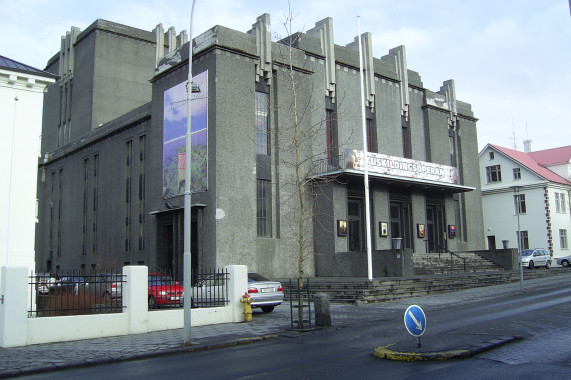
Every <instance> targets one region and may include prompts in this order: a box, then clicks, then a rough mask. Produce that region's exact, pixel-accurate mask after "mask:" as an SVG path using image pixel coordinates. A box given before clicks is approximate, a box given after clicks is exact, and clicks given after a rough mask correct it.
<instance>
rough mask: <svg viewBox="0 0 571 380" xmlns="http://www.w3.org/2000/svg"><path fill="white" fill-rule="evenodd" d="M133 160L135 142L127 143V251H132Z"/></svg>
mask: <svg viewBox="0 0 571 380" xmlns="http://www.w3.org/2000/svg"><path fill="white" fill-rule="evenodd" d="M132 160H133V142H132V141H131V140H129V141H127V142H125V203H124V206H123V210H124V212H123V215H124V217H125V251H127V252H128V251H130V250H131V233H130V230H131V228H130V227H131V187H132V180H131V178H132Z"/></svg>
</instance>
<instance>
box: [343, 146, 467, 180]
mask: <svg viewBox="0 0 571 380" xmlns="http://www.w3.org/2000/svg"><path fill="white" fill-rule="evenodd" d="M363 153H364V152H363V151H361V150H355V149H346V150H345V168H346V169H353V170H365V167H364V164H365V162H364V160H363V157H364V154H363ZM367 165H368V167H367V170H368V171H369V173H376V174H384V175H390V176H396V177H404V178H415V179H422V180H426V181H435V182H443V183H451V184H457V183H458V169H457V168H455V167H453V166H447V165H439V164H434V163H432V162H425V161H418V160H411V159H408V158H403V157H395V156H388V155H386V154H380V153H371V152H368V153H367Z"/></svg>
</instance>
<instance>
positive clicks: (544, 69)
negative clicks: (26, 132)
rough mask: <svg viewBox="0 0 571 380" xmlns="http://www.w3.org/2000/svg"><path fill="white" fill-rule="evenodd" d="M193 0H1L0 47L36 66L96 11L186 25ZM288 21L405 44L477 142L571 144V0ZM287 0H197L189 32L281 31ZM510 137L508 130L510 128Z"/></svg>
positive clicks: (311, 12) (393, 7)
mask: <svg viewBox="0 0 571 380" xmlns="http://www.w3.org/2000/svg"><path fill="white" fill-rule="evenodd" d="M190 6H191V1H190V0H187V1H179V0H169V1H164V0H161V1H159V0H138V1H131V0H120V1H117V0H113V1H109V0H98V1H91V0H83V1H77V0H59V1H55V0H19V1H14V0H0V9H1V10H2V11H1V12H0V36H2V38H1V39H0V55H3V56H6V57H8V58H11V59H14V60H17V61H20V62H22V63H25V64H28V65H31V66H33V67H36V68H39V69H43V68H45V65H46V63H47V61H48V59H50V58H51V57H52V56H53V55H54V54H55V53H57V52H58V51H59V47H60V37H61V36H62V35H65V33H66V32H67V31H69V30H70V29H71V27H72V26H77V27H79V28H80V29H82V30H83V29H85V28H86V27H87V26H89V25H90V24H91V23H93V21H95V20H96V19H98V18H102V19H106V20H109V21H114V22H118V23H122V24H126V25H129V26H133V27H137V28H141V29H145V30H149V31H150V30H152V29H154V27H155V26H156V25H157V24H159V23H162V24H163V26H164V28H165V30H166V29H168V28H169V27H171V26H174V27H175V28H176V30H177V33H179V32H180V31H182V30H183V29H186V30H188V26H189V19H190ZM291 7H292V10H293V11H294V13H295V14H297V18H296V19H295V20H294V23H295V25H294V29H295V30H298V31H306V30H307V29H311V28H313V27H314V26H315V23H316V22H317V21H320V20H322V19H324V18H325V17H332V18H333V23H334V38H335V43H336V44H338V45H346V44H348V43H350V42H352V41H353V40H354V38H355V36H357V34H358V26H357V16H360V18H361V31H362V32H370V33H371V34H372V38H373V53H374V56H375V57H381V56H383V55H385V54H387V53H388V50H389V49H391V48H393V47H396V46H399V45H405V46H406V52H407V61H408V68H409V69H411V70H414V71H417V72H418V73H420V75H421V78H422V81H423V83H424V87H426V88H428V89H429V90H431V91H438V90H439V89H440V86H441V85H442V82H444V81H445V80H448V79H454V80H455V83H456V95H457V98H458V99H459V100H461V101H464V102H467V103H470V104H472V109H473V111H474V115H475V116H476V117H477V118H478V119H479V122H478V123H477V126H478V148H479V149H482V148H483V147H484V146H485V145H486V144H487V143H493V144H497V145H501V146H505V147H509V148H514V147H517V149H519V150H523V144H522V141H523V140H525V139H527V138H529V139H531V140H533V148H534V150H542V149H549V148H555V147H559V146H565V145H571V16H570V9H569V7H570V5H569V0H499V1H498V0H398V1H395V0H375V1H371V0H351V1H340V0H291ZM287 9H288V2H287V1H286V0H271V1H268V0H266V1H261V0H210V1H203V0H197V2H196V8H195V17H194V22H195V24H194V27H193V34H194V35H195V36H196V35H197V34H200V33H202V32H204V31H205V30H207V29H209V28H210V27H212V26H214V25H217V24H219V25H224V26H226V27H230V28H233V29H236V30H238V31H242V32H246V31H248V30H249V29H251V26H252V24H254V23H255V21H256V18H257V16H259V15H261V14H263V13H269V14H270V15H271V20H272V34H273V35H275V34H278V35H280V36H284V35H285V32H284V28H283V25H282V23H281V21H283V20H284V12H287ZM514 137H515V138H514Z"/></svg>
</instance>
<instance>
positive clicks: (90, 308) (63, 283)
mask: <svg viewBox="0 0 571 380" xmlns="http://www.w3.org/2000/svg"><path fill="white" fill-rule="evenodd" d="M124 283H125V279H124V276H123V274H122V273H120V272H119V273H118V272H105V273H94V274H84V273H82V272H73V271H72V272H68V273H64V274H62V273H58V274H57V275H56V274H50V273H37V274H35V275H32V276H30V277H29V285H30V287H29V289H30V292H29V293H30V294H29V297H30V302H29V305H30V310H29V311H28V316H29V317H54V316H64V315H84V314H107V313H120V312H122V310H123V284H124Z"/></svg>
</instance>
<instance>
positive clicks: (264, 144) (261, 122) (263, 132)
mask: <svg viewBox="0 0 571 380" xmlns="http://www.w3.org/2000/svg"><path fill="white" fill-rule="evenodd" d="M268 101H269V97H268V94H267V93H265V92H259V91H256V110H255V112H256V153H257V154H263V155H269V154H270V153H269V152H270V150H269V141H270V139H269V112H268Z"/></svg>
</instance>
